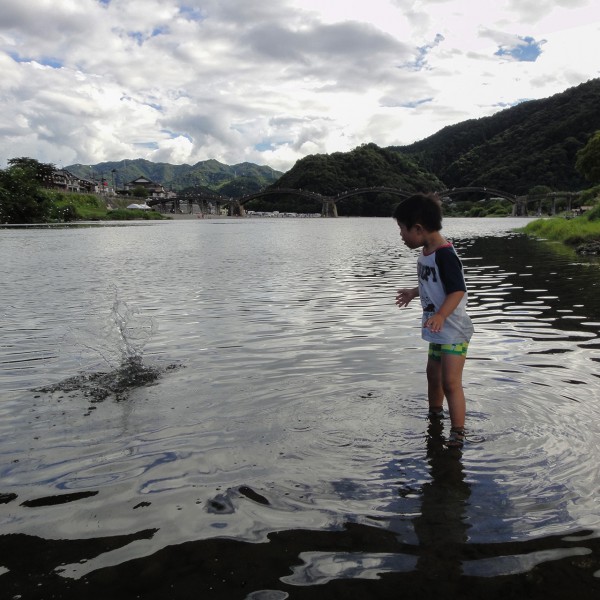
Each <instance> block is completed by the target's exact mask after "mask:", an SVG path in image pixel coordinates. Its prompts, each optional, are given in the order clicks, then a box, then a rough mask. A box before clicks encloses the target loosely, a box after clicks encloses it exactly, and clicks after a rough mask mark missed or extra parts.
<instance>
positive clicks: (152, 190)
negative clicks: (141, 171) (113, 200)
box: [123, 176, 167, 198]
mask: <svg viewBox="0 0 600 600" xmlns="http://www.w3.org/2000/svg"><path fill="white" fill-rule="evenodd" d="M136 188H143V189H144V190H146V191H147V193H148V197H149V198H166V197H167V192H166V191H165V188H164V187H163V186H162V185H161V184H160V183H155V182H154V181H151V180H150V179H148V178H146V177H143V176H141V177H138V178H137V179H134V180H133V181H130V182H129V183H126V184H125V185H124V186H123V189H124V190H125V192H133V190H135V189H136Z"/></svg>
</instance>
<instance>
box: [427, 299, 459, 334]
mask: <svg viewBox="0 0 600 600" xmlns="http://www.w3.org/2000/svg"><path fill="white" fill-rule="evenodd" d="M464 295H465V293H464V292H460V291H459V292H452V293H450V294H448V295H447V296H446V299H445V300H444V302H443V303H442V305H441V306H440V309H439V310H438V311H437V312H436V313H435V314H434V315H433V316H431V317H429V319H427V321H425V325H424V327H427V329H429V331H432V332H433V333H438V332H440V331H441V330H442V328H443V327H444V323H445V322H446V319H447V318H448V317H449V316H450V315H451V314H452V313H453V312H454V311H455V310H456V307H457V306H458V305H459V304H460V301H461V300H462V298H463V296H464Z"/></svg>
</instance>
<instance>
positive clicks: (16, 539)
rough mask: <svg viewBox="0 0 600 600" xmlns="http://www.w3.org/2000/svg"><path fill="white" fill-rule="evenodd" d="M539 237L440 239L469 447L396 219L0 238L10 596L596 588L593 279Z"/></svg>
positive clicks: (0, 368)
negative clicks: (407, 298) (459, 324)
mask: <svg viewBox="0 0 600 600" xmlns="http://www.w3.org/2000/svg"><path fill="white" fill-rule="evenodd" d="M525 222H526V220H524V219H447V220H446V221H445V223H444V230H443V233H444V234H445V235H446V236H447V237H448V238H450V239H452V240H453V242H454V244H455V246H456V248H457V251H458V252H459V254H460V256H461V258H462V260H463V264H464V267H465V276H466V280H467V285H468V287H469V297H470V301H469V312H470V314H471V316H472V318H473V321H474V324H475V329H476V333H475V336H474V338H473V340H472V342H471V346H470V348H469V356H468V359H467V364H466V368H465V374H464V385H465V393H466V396H467V429H468V431H469V435H468V440H467V443H466V445H465V448H464V450H463V451H462V453H461V452H457V451H454V450H446V449H445V448H444V447H443V444H442V439H443V436H444V435H445V434H446V433H447V430H448V429H449V424H447V423H446V424H445V426H444V427H445V430H442V431H439V430H432V429H431V428H430V427H429V426H428V423H427V420H426V418H425V416H426V404H427V401H426V381H425V374H424V367H425V362H426V344H425V343H424V342H423V341H422V340H421V339H420V329H419V327H420V310H419V307H418V306H417V304H416V303H415V304H414V306H413V305H411V306H409V307H408V308H405V309H402V310H399V309H398V308H397V307H396V306H395V304H394V299H395V292H396V289H398V288H400V287H406V286H410V285H415V281H416V275H415V273H416V258H417V252H416V251H414V250H409V249H407V248H405V247H404V246H403V245H402V243H401V240H400V236H399V233H398V228H397V226H396V225H395V223H394V222H393V220H391V219H358V218H357V219H342V218H340V219H213V220H199V219H198V220H188V221H175V222H157V223H133V224H117V225H115V224H111V225H99V226H77V227H49V228H23V229H19V228H8V229H0V251H1V256H2V265H1V266H0V272H1V281H2V302H1V304H0V313H1V315H2V320H1V323H0V328H1V338H0V339H1V342H0V388H1V389H2V398H1V401H0V416H1V419H0V456H1V459H2V463H1V465H2V467H1V468H2V471H1V479H0V523H1V528H0V590H4V593H3V594H0V596H1V597H2V598H5V597H6V598H20V599H23V600H26V599H29V598H40V599H46V598H51V597H54V598H82V597H85V598H107V597H111V598H136V597H140V598H157V599H158V598H161V599H162V598H226V599H228V600H229V599H237V598H240V599H245V598H249V599H251V600H284V599H285V598H311V599H315V598H376V597H378V598H388V597H389V598H392V597H393V598H396V597H407V598H412V597H423V598H426V597H429V596H433V594H444V595H445V596H446V597H448V598H454V597H456V598H458V597H461V598H481V597H485V598H507V597H519V598H520V597H529V598H538V597H539V598H545V599H547V598H563V597H564V598H571V597H577V598H578V600H583V599H586V598H592V597H594V598H596V597H598V593H599V592H600V541H599V536H600V504H599V502H598V498H599V494H598V482H599V481H600V420H599V419H598V414H599V413H600V379H599V373H600V369H599V362H600V339H599V333H600V300H599V298H600V276H599V275H600V264H599V263H598V262H597V261H594V259H589V258H586V259H583V258H577V257H576V256H575V255H573V254H571V253H570V252H567V251H564V250H562V249H561V247H560V246H559V245H556V244H550V243H548V242H544V241H539V240H534V239H530V238H528V237H525V236H523V235H520V234H516V233H514V232H513V230H514V228H516V227H520V226H523V225H524V223H525ZM399 590H404V591H405V593H406V596H399V595H398V592H399Z"/></svg>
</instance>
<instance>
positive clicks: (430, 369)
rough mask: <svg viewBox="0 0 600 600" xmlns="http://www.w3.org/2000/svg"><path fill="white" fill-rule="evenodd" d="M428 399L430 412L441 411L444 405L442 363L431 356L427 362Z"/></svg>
mask: <svg viewBox="0 0 600 600" xmlns="http://www.w3.org/2000/svg"><path fill="white" fill-rule="evenodd" d="M427 398H428V399H429V410H430V411H438V410H439V411H441V410H442V407H443V405H444V388H443V387H442V363H441V361H440V360H438V358H437V357H436V358H434V357H432V356H429V359H428V360H427Z"/></svg>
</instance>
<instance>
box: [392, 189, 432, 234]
mask: <svg viewBox="0 0 600 600" xmlns="http://www.w3.org/2000/svg"><path fill="white" fill-rule="evenodd" d="M394 219H396V221H397V223H398V225H404V226H405V227H406V229H412V228H413V227H414V226H415V225H421V227H422V228H423V229H425V230H426V231H429V232H432V231H439V230H440V229H441V228H442V205H441V203H440V201H439V200H438V198H437V197H436V196H434V195H433V194H414V195H413V196H410V197H409V198H407V199H406V200H404V201H402V202H401V203H400V204H398V206H397V207H396V210H395V211H394Z"/></svg>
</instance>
